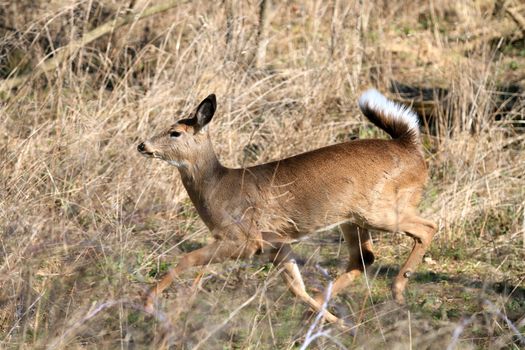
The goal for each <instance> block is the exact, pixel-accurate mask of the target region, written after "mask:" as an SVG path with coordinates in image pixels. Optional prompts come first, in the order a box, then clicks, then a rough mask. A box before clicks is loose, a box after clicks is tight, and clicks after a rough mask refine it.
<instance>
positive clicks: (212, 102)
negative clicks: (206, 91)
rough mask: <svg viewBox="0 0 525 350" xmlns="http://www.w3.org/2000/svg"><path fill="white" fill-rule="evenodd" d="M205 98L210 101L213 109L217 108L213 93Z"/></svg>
mask: <svg viewBox="0 0 525 350" xmlns="http://www.w3.org/2000/svg"><path fill="white" fill-rule="evenodd" d="M206 99H207V100H209V101H210V102H211V104H212V105H213V109H216V108H217V97H215V94H210V95H209V96H208V97H206Z"/></svg>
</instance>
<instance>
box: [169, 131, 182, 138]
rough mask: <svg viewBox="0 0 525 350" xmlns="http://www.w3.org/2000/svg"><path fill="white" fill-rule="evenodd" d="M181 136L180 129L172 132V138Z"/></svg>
mask: <svg viewBox="0 0 525 350" xmlns="http://www.w3.org/2000/svg"><path fill="white" fill-rule="evenodd" d="M179 136H180V132H178V131H172V132H170V137H171V138H175V137H179Z"/></svg>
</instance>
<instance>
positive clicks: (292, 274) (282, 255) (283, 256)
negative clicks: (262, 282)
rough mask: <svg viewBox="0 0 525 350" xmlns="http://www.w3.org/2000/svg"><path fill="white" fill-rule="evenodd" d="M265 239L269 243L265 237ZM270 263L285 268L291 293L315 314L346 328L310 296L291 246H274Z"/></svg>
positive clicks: (284, 274) (284, 272) (285, 279)
mask: <svg viewBox="0 0 525 350" xmlns="http://www.w3.org/2000/svg"><path fill="white" fill-rule="evenodd" d="M263 238H264V239H265V240H267V241H270V239H267V238H266V237H265V235H264V234H263ZM270 261H271V262H272V263H274V264H275V265H277V266H283V267H284V271H283V272H282V276H283V279H284V282H285V283H286V285H287V286H288V288H289V289H290V291H291V292H292V293H293V294H294V295H295V296H297V297H298V298H299V299H300V300H302V301H303V302H304V303H306V304H307V305H308V306H310V307H311V308H312V309H313V310H314V311H315V312H323V316H324V318H325V319H326V320H327V321H328V322H331V323H335V324H337V325H339V326H341V327H343V328H344V327H345V324H344V322H343V321H342V320H341V319H339V318H338V317H337V316H335V315H333V314H332V313H330V312H329V311H327V310H323V302H322V301H318V300H315V299H314V298H312V297H311V296H310V294H308V292H307V291H306V287H305V285H304V281H303V277H302V276H301V272H300V271H299V267H298V266H297V262H296V260H295V256H294V254H293V252H292V249H291V247H290V245H289V244H278V243H276V244H273V249H272V251H271V252H270Z"/></svg>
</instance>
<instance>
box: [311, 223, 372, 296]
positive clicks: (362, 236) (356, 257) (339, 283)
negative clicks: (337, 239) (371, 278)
mask: <svg viewBox="0 0 525 350" xmlns="http://www.w3.org/2000/svg"><path fill="white" fill-rule="evenodd" d="M340 227H341V231H342V232H343V236H344V239H345V243H346V247H347V249H348V254H349V260H348V265H347V268H346V272H345V273H343V274H341V275H340V276H339V277H337V279H336V280H335V282H334V284H333V285H332V291H331V295H330V298H332V297H334V296H336V295H337V294H338V293H339V292H340V291H342V290H343V289H345V288H346V287H348V285H350V283H352V282H353V281H354V280H355V279H356V278H357V277H359V276H360V275H361V274H362V273H363V271H365V268H366V267H367V266H370V265H372V263H373V262H374V253H373V252H372V242H371V241H370V234H369V233H368V230H367V229H364V228H361V227H359V226H357V225H355V224H352V223H344V224H342V225H340ZM325 298H326V295H324V294H323V293H322V292H321V293H318V294H317V295H316V296H315V300H317V301H318V302H320V303H322V302H323V300H324V299H325Z"/></svg>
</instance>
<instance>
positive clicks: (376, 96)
mask: <svg viewBox="0 0 525 350" xmlns="http://www.w3.org/2000/svg"><path fill="white" fill-rule="evenodd" d="M359 107H361V109H365V108H367V107H368V108H369V109H372V110H375V111H377V112H379V113H380V114H382V115H384V116H387V117H389V118H392V119H394V120H399V121H402V122H404V123H406V124H407V125H408V127H409V129H410V130H411V131H414V132H416V133H417V134H419V118H418V117H417V115H416V113H415V112H414V111H413V110H412V109H411V108H410V107H407V106H403V105H401V104H399V103H396V102H394V101H392V100H389V99H388V98H386V97H385V96H383V94H381V93H380V92H379V91H377V90H375V89H370V90H367V91H365V92H364V93H363V94H362V95H361V97H360V98H359Z"/></svg>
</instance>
